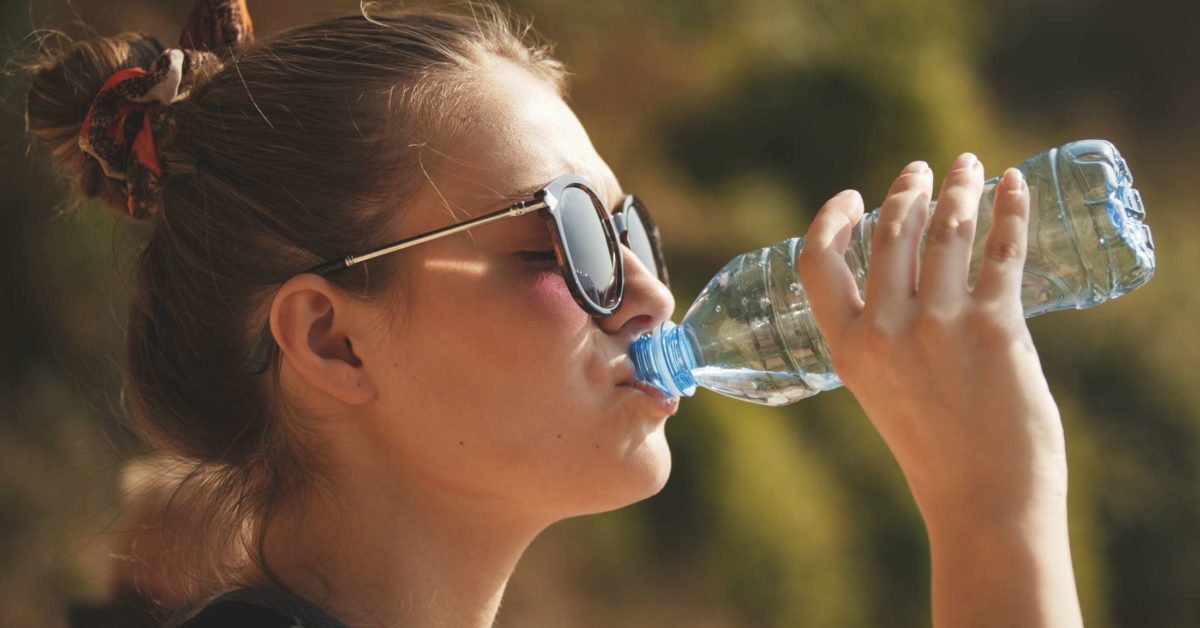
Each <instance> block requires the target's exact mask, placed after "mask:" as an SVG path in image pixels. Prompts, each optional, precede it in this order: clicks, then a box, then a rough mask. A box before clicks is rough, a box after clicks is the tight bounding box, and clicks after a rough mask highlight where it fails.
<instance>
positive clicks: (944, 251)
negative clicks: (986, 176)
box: [917, 153, 983, 312]
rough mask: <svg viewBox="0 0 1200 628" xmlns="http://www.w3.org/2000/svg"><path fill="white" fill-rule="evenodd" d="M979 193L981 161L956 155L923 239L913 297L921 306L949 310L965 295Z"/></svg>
mask: <svg viewBox="0 0 1200 628" xmlns="http://www.w3.org/2000/svg"><path fill="white" fill-rule="evenodd" d="M982 192H983V164H981V163H979V160H978V159H976V158H975V156H974V155H972V154H971V153H963V154H961V155H959V156H958V158H957V159H955V160H954V163H953V164H951V165H950V172H948V173H946V178H945V179H944V180H943V181H942V190H941V193H940V194H939V195H938V200H937V208H936V209H935V210H934V213H933V217H932V218H931V219H930V223H929V232H928V235H927V236H926V239H925V252H924V255H923V257H922V258H921V270H920V273H921V278H920V281H919V286H920V288H919V291H920V292H919V294H918V296H917V300H918V301H919V302H920V305H921V307H922V308H923V309H931V310H934V311H940V312H945V311H949V310H951V309H952V308H954V307H957V306H958V304H960V303H961V302H962V301H963V299H964V298H965V297H966V295H967V291H968V290H967V270H968V268H969V267H970V265H971V247H972V244H973V243H974V241H975V218H976V214H977V213H978V209H979V198H980V195H981V193H982Z"/></svg>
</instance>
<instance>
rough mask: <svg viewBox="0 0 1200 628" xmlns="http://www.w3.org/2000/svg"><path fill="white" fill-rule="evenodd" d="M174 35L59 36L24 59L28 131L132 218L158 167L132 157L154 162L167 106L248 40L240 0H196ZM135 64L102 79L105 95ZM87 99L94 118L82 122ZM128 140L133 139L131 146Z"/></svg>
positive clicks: (143, 211) (85, 187)
mask: <svg viewBox="0 0 1200 628" xmlns="http://www.w3.org/2000/svg"><path fill="white" fill-rule="evenodd" d="M179 41H180V44H179V45H180V48H172V49H166V48H165V46H164V45H163V44H162V42H160V41H159V40H158V39H157V38H155V37H153V36H151V35H147V34H144V33H137V32H129V33H122V34H120V35H116V36H113V37H96V38H90V39H81V40H78V41H74V42H69V41H68V42H67V43H66V44H65V45H62V46H60V47H57V48H54V49H50V50H43V51H41V52H39V54H38V56H37V58H36V59H35V60H34V61H33V62H32V63H29V64H27V65H26V70H27V71H29V72H30V73H31V74H32V75H33V80H32V83H31V85H30V88H29V94H28V98H27V101H26V126H27V129H28V130H29V132H30V133H32V135H33V136H34V137H36V138H38V139H39V140H41V141H42V142H45V143H46V144H47V145H48V146H49V147H50V149H51V152H52V153H53V155H54V157H55V159H56V160H57V162H58V165H59V167H60V168H61V169H62V170H64V171H66V172H68V173H70V174H72V175H74V176H75V177H77V179H78V181H79V187H80V190H81V192H82V194H83V196H84V197H85V198H96V197H100V198H102V199H104V201H105V202H107V203H108V204H109V205H110V206H111V207H112V208H113V209H115V210H117V211H118V212H120V213H121V214H123V215H132V216H133V217H134V218H135V219H144V218H148V217H149V216H150V215H151V214H153V213H154V211H155V210H156V209H157V206H158V205H159V204H160V200H159V199H160V197H161V189H160V188H159V187H158V181H157V178H158V177H159V176H160V175H161V174H162V172H161V168H157V170H158V172H155V170H156V168H154V167H150V168H149V169H147V168H143V167H142V166H141V165H139V164H142V163H146V162H149V161H154V162H157V159H156V158H155V159H153V160H151V159H150V157H149V155H152V154H154V155H156V154H157V152H158V151H159V149H161V148H163V147H164V146H166V145H167V144H169V143H170V141H171V139H172V137H173V136H174V133H175V129H176V126H175V121H174V117H173V116H172V115H171V113H172V110H171V107H170V105H172V104H176V103H178V102H180V101H181V100H183V99H185V98H188V97H190V96H191V95H192V94H194V93H195V92H196V91H197V90H198V88H199V87H200V86H201V85H203V84H204V83H206V82H207V81H208V79H209V78H210V77H212V76H213V75H214V74H216V73H217V72H219V71H220V70H221V68H222V67H223V62H222V61H221V57H220V56H219V55H221V54H224V53H226V52H228V51H230V50H237V49H239V48H242V47H243V46H246V45H248V44H250V43H252V42H253V41H254V29H253V25H252V23H251V21H250V14H249V12H248V11H247V9H246V3H245V0H197V1H196V3H195V5H194V7H193V9H192V12H191V15H190V17H189V18H188V21H187V24H186V25H185V26H184V28H183V30H182V32H181V34H180V37H179ZM135 69H136V70H139V71H137V72H135V71H131V72H128V73H127V74H125V75H122V76H121V77H119V78H123V79H124V80H122V81H115V82H116V83H121V86H114V85H108V87H109V88H111V90H112V93H110V94H108V95H107V96H106V95H105V93H106V92H107V91H108V90H105V89H104V88H105V86H106V84H107V83H109V81H110V79H113V78H114V74H116V73H118V72H122V71H124V70H135ZM105 100H107V101H109V102H103V101H105ZM97 101H100V102H97ZM94 102H97V106H98V109H99V115H98V116H97V117H99V118H103V119H102V120H100V121H99V122H102V124H92V125H91V126H92V127H93V128H91V129H85V128H84V122H85V118H87V117H88V115H89V110H92V109H93V103H94ZM130 103H138V104H137V106H134V107H130V106H129V105H130ZM132 109H136V111H132ZM139 126H141V127H144V128H145V129H146V130H147V131H148V132H147V133H143V132H142V131H139V130H138V127H139ZM102 131H108V133H104V132H102ZM81 132H82V134H83V135H84V136H85V137H84V138H83V140H82V141H81ZM143 136H144V137H143ZM136 138H142V140H141V141H142V143H141V145H140V148H141V149H142V150H141V152H140V153H139V152H138V148H137V147H135V146H134V144H135V143H136V142H137V139H136ZM150 138H152V141H149V140H150ZM139 156H140V158H139ZM131 191H132V192H133V193H132V194H131V193H130V192H131ZM143 195H144V196H143Z"/></svg>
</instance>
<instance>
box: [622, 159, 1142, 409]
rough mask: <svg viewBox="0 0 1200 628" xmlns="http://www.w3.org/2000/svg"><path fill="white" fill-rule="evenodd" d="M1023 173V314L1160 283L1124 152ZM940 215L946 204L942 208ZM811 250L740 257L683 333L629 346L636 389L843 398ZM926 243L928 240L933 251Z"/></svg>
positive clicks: (769, 401)
mask: <svg viewBox="0 0 1200 628" xmlns="http://www.w3.org/2000/svg"><path fill="white" fill-rule="evenodd" d="M1017 168H1018V169H1019V170H1020V171H1021V172H1022V173H1023V174H1024V175H1025V179H1026V181H1027V182H1028V184H1029V192H1030V217H1029V241H1028V248H1027V256H1026V261H1025V272H1024V276H1023V279H1022V285H1021V302H1022V304H1023V305H1024V311H1025V316H1026V317H1030V316H1036V315H1038V314H1044V313H1046V312H1052V311H1054V310H1061V309H1068V308H1076V309H1082V308H1087V307H1091V306H1093V305H1096V304H1098V303H1102V302H1104V301H1106V300H1108V299H1113V298H1116V297H1119V296H1121V295H1123V294H1125V293H1127V292H1129V291H1131V290H1133V289H1135V288H1137V287H1138V286H1140V285H1142V284H1143V283H1145V282H1146V281H1148V280H1149V279H1150V277H1151V276H1152V275H1153V274H1154V263H1155V262H1154V243H1153V241H1152V240H1151V238H1150V229H1149V227H1148V226H1146V225H1145V224H1144V223H1143V222H1142V221H1143V219H1144V218H1145V210H1144V209H1143V207H1142V200H1141V197H1140V195H1139V194H1138V191H1137V190H1135V189H1134V188H1133V177H1132V176H1131V175H1130V173H1129V169H1128V168H1127V167H1126V165H1125V161H1124V160H1123V159H1122V158H1121V155H1120V153H1118V152H1117V149H1116V147H1115V146H1113V145H1112V144H1111V143H1109V142H1106V141H1104V140H1083V141H1078V142H1070V143H1068V144H1065V145H1063V146H1062V147H1060V148H1057V149H1050V150H1048V151H1046V152H1044V153H1041V154H1038V155H1035V156H1033V157H1030V158H1029V159H1027V160H1025V162H1024V163H1022V164H1021V165H1019V166H1017ZM998 182H999V177H996V178H993V179H990V180H988V181H987V182H986V183H985V187H984V192H983V197H982V199H981V200H980V203H979V215H978V218H977V221H976V235H975V242H974V245H973V250H972V256H971V264H970V271H969V274H968V284H969V285H972V286H973V285H974V283H975V280H976V278H977V277H978V274H979V268H980V265H981V263H982V261H983V245H984V242H985V241H986V239H987V234H988V231H989V229H990V228H991V222H992V221H991V218H992V203H993V200H994V197H995V187H996V184H997V183H998ZM931 205H936V200H935V201H933V203H931ZM878 217H879V210H878V209H876V210H874V211H872V212H870V213H868V214H866V215H865V216H863V218H862V220H860V221H859V223H858V225H857V226H856V227H855V229H854V231H853V233H852V237H851V241H850V246H849V248H848V249H847V251H846V263H847V264H848V265H849V267H850V270H851V271H852V273H853V275H854V277H855V281H856V283H857V284H858V290H859V293H860V294H862V295H865V293H866V278H867V268H868V264H869V253H870V251H869V250H868V248H869V245H870V242H871V235H872V233H873V232H874V229H875V223H876V221H877V220H878ZM803 245H804V240H803V238H798V237H797V238H790V239H788V240H784V241H783V242H780V243H778V244H776V245H775V246H771V247H767V248H764V249H761V250H758V251H751V252H749V253H745V254H743V255H740V256H738V257H736V258H734V259H733V260H731V261H730V262H729V263H728V264H726V265H725V267H724V268H722V269H721V270H720V271H719V272H718V273H717V274H716V275H715V276H714V277H713V278H712V279H711V280H710V281H709V282H708V285H707V286H706V287H705V288H704V290H703V291H702V292H701V293H700V296H698V297H697V298H696V300H695V302H693V303H692V305H691V307H690V308H689V309H688V311H687V314H686V315H685V316H684V318H683V321H682V322H680V323H679V324H678V325H675V324H673V323H671V322H670V321H667V322H665V323H663V324H662V325H660V326H659V327H658V328H656V329H655V330H654V331H653V332H652V333H651V334H648V335H645V336H642V337H641V338H639V339H637V340H636V341H635V342H634V343H633V344H632V345H631V346H630V355H631V356H632V358H633V361H634V363H635V365H636V368H637V378H638V379H639V380H641V381H645V382H649V383H651V384H653V385H654V386H656V387H658V388H659V389H660V390H662V391H663V392H665V393H666V394H669V395H673V396H680V395H692V394H694V393H695V390H696V388H697V387H698V386H701V387H704V388H708V389H710V390H713V391H716V392H718V393H721V394H724V395H728V396H730V397H735V398H738V399H744V400H746V401H752V402H755V403H761V404H766V405H772V406H777V405H784V404H788V403H793V402H795V401H799V400H800V399H804V398H805V397H810V396H812V395H815V394H817V393H819V392H821V391H824V390H830V389H833V388H837V387H840V386H841V385H842V382H841V380H840V379H838V377H837V375H836V374H835V373H834V372H833V362H832V359H831V358H830V355H829V348H828V347H827V346H826V344H825V341H824V339H823V338H822V337H821V334H820V332H819V331H818V329H817V326H816V323H815V321H814V319H813V317H812V312H811V310H810V309H809V305H808V299H807V297H806V295H805V292H804V287H803V286H802V285H801V283H800V278H799V276H798V274H797V272H796V260H797V258H798V256H799V254H800V251H801V248H802V247H803ZM924 247H925V238H924V236H923V237H922V239H921V250H922V252H923V251H924Z"/></svg>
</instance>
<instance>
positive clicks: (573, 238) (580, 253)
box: [560, 187, 617, 308]
mask: <svg viewBox="0 0 1200 628" xmlns="http://www.w3.org/2000/svg"><path fill="white" fill-rule="evenodd" d="M560 203H561V205H560V215H561V217H562V226H563V239H564V240H565V242H564V244H565V245H566V248H567V255H568V256H569V257H570V259H571V263H572V265H574V267H575V268H574V272H575V279H576V281H577V282H578V285H579V287H580V289H582V290H583V294H584V295H585V296H586V297H587V298H588V299H589V300H591V301H592V302H593V303H595V304H596V305H599V306H601V307H604V308H609V307H612V306H613V304H614V303H615V302H616V298H617V266H616V257H615V255H614V253H613V251H612V249H611V248H610V247H609V244H608V237H607V236H606V235H605V229H604V223H602V222H601V219H600V213H599V209H598V208H597V207H596V204H595V203H594V202H593V201H592V197H591V195H589V194H588V193H587V192H584V191H583V190H581V189H579V188H574V187H570V188H567V189H566V190H565V191H564V192H563V193H562V196H561V198H560Z"/></svg>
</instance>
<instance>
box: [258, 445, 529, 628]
mask: <svg viewBox="0 0 1200 628" xmlns="http://www.w3.org/2000/svg"><path fill="white" fill-rule="evenodd" d="M353 464H354V466H355V467H358V468H353V469H348V471H353V472H351V473H344V474H342V475H343V477H345V478H358V479H357V481H346V482H341V483H335V484H334V486H335V488H336V490H335V491H328V492H322V494H321V495H320V496H316V497H312V498H310V500H309V502H308V503H307V504H305V505H304V506H303V507H300V508H295V507H293V508H290V509H288V508H285V509H283V510H281V511H280V512H279V513H278V514H277V515H276V516H275V517H274V518H273V520H272V522H271V524H270V527H269V529H268V534H267V537H266V539H265V544H264V545H265V553H266V559H267V564H268V566H269V567H270V569H271V571H272V572H273V573H274V574H275V575H276V576H277V577H278V578H279V579H280V580H281V581H282V582H283V584H285V585H287V587H288V588H289V589H291V590H292V591H293V592H294V593H296V594H298V595H300V596H302V597H304V598H306V599H308V600H309V601H310V602H312V603H314V604H316V605H318V606H320V607H321V608H323V609H325V610H326V611H328V612H329V613H330V614H332V615H334V616H335V617H337V618H338V619H340V620H341V621H342V622H343V623H346V624H347V625H353V626H364V627H373V626H421V627H431V628H433V627H440V626H454V627H456V628H457V627H462V626H466V627H470V628H487V627H489V626H491V625H492V623H493V621H494V620H495V617H496V613H497V611H498V609H499V606H500V599H501V597H502V596H503V594H504V589H505V586H506V585H507V583H508V578H509V576H511V575H512V572H513V570H514V569H515V568H516V564H517V561H518V560H519V559H520V557H521V554H522V553H524V551H525V549H526V548H527V547H528V546H529V544H530V542H532V540H533V538H534V537H535V536H537V534H538V533H539V532H540V531H541V530H542V529H544V528H545V527H546V525H548V523H549V522H545V523H537V522H534V521H531V520H529V519H528V518H527V517H516V516H512V515H511V514H510V513H507V512H505V511H506V510H509V511H511V510H512V509H511V508H505V507H504V505H503V504H498V503H496V502H495V500H489V499H486V498H483V497H481V496H477V495H464V494H460V493H456V492H454V491H452V490H447V488H446V487H437V488H434V487H432V486H431V485H429V484H428V483H424V482H421V481H420V480H419V479H418V480H417V481H415V482H412V481H410V482H408V483H407V485H405V486H396V484H395V483H394V482H391V481H388V482H384V481H379V482H367V481H362V480H361V478H368V477H379V478H385V477H390V478H394V477H395V475H396V473H395V470H394V469H392V470H391V473H374V474H372V473H371V470H370V469H366V468H362V467H363V466H365V465H364V464H363V461H358V462H357V463H353ZM377 471H381V470H377ZM330 494H333V495H336V500H335V499H332V498H331V497H330ZM249 581H250V582H251V583H253V584H269V579H267V578H266V577H265V575H264V574H262V573H261V572H255V573H253V574H252V575H251V576H250V578H249Z"/></svg>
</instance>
